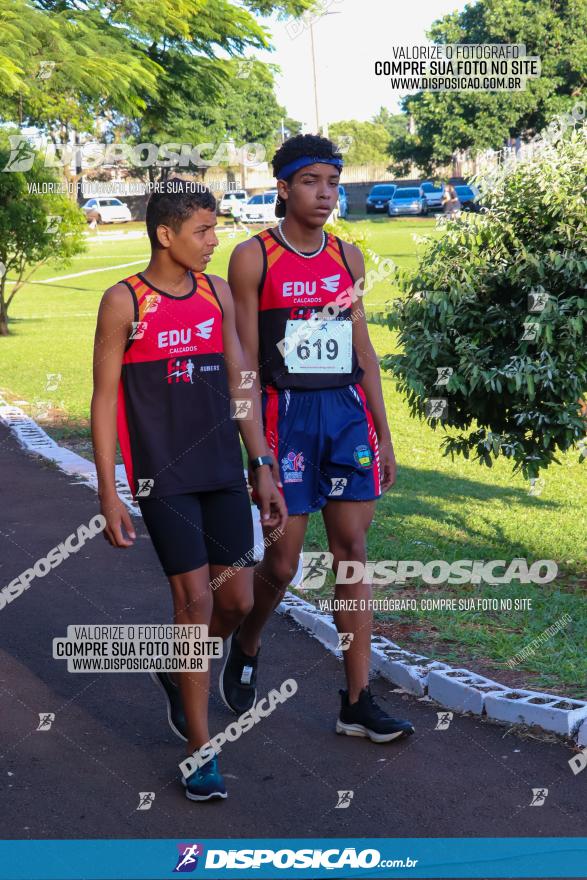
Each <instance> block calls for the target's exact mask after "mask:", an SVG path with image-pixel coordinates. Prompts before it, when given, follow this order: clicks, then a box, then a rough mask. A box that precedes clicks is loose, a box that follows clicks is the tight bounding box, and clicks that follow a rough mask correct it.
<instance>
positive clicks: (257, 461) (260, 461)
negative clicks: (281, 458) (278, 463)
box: [249, 455, 273, 471]
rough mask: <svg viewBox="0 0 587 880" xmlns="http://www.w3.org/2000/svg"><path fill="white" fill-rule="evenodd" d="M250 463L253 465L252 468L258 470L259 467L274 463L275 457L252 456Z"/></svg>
mask: <svg viewBox="0 0 587 880" xmlns="http://www.w3.org/2000/svg"><path fill="white" fill-rule="evenodd" d="M249 464H250V465H251V470H253V471H256V470H257V468H260V467H262V465H264V464H268V465H269V467H271V466H272V465H273V459H272V458H271V456H270V455H259V456H258V457H257V458H250V459H249Z"/></svg>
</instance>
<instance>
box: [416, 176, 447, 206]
mask: <svg viewBox="0 0 587 880" xmlns="http://www.w3.org/2000/svg"><path fill="white" fill-rule="evenodd" d="M420 189H421V190H422V193H423V194H424V199H425V200H426V207H427V208H428V210H429V211H442V200H443V198H444V184H443V183H441V184H440V186H434V184H433V183H432V181H431V180H425V181H424V183H421V184H420Z"/></svg>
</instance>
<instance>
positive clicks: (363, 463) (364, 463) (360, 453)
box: [353, 445, 373, 468]
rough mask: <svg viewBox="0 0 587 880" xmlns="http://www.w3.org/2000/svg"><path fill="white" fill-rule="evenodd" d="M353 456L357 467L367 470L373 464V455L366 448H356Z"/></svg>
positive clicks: (362, 446)
mask: <svg viewBox="0 0 587 880" xmlns="http://www.w3.org/2000/svg"><path fill="white" fill-rule="evenodd" d="M353 454H354V458H355V461H356V462H357V464H358V465H359V467H363V468H369V467H371V465H372V464H373V453H372V452H371V450H370V449H369V447H368V446H364V445H361V446H357V447H356V448H355V451H354V453H353Z"/></svg>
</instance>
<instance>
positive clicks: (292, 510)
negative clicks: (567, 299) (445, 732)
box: [220, 135, 414, 742]
mask: <svg viewBox="0 0 587 880" xmlns="http://www.w3.org/2000/svg"><path fill="white" fill-rule="evenodd" d="M342 164H343V163H342V156H341V155H340V153H338V152H336V148H335V147H334V145H333V143H332V142H331V141H329V140H327V139H326V138H322V137H318V136H314V135H298V136H296V137H293V138H290V139H289V140H287V141H285V143H284V144H283V145H282V147H281V148H280V149H279V150H278V151H277V153H276V154H275V156H274V158H273V171H274V175H275V177H276V178H277V189H278V194H279V198H278V201H277V206H276V215H277V217H278V218H279V223H278V225H277V228H273V229H268V230H264V231H263V232H260V233H259V234H258V235H256V236H254V237H253V238H251V239H249V240H248V241H245V242H242V243H241V244H239V245H238V246H237V247H236V248H235V250H234V252H233V254H232V256H231V260H230V265H229V270H228V278H229V284H230V287H231V290H232V293H233V297H234V301H235V308H236V322H237V332H238V334H239V337H240V340H241V343H242V347H243V350H244V354H245V359H246V361H247V367H248V368H249V369H250V370H252V371H255V375H256V377H257V380H256V381H257V385H256V388H257V393H259V394H260V395H261V397H262V406H263V422H264V429H265V437H266V441H267V446H268V449H269V451H270V453H271V458H272V463H273V467H274V475H275V477H277V478H278V479H279V481H280V485H281V491H282V492H283V494H284V497H285V501H286V504H287V508H288V513H289V519H288V522H287V526H286V529H285V531H284V533H283V535H282V536H281V537H280V538H279V539H278V540H277V541H273V542H271V541H269V542H267V543H268V546H267V547H266V550H265V556H264V559H263V561H262V562H261V563H259V565H258V566H257V567H256V569H255V580H254V591H255V602H254V607H253V609H252V610H251V612H250V613H249V615H248V616H247V617H246V618H245V619H244V621H243V622H242V623H241V626H240V628H239V630H238V631H237V632H236V633H235V635H234V636H233V638H232V643H231V649H230V653H229V655H228V657H227V660H226V663H225V665H224V668H223V670H222V673H221V676H220V691H221V694H222V696H223V698H224V701H225V702H226V704H227V705H228V706H229V707H230V708H231V709H232V710H233V711H235V712H237V713H239V714H240V713H242V712H245V711H246V710H247V709H250V708H251V706H253V705H254V703H255V700H256V693H257V690H256V674H257V663H258V654H259V646H260V641H261V632H262V629H263V626H264V625H265V623H266V622H267V620H268V618H269V617H270V615H271V613H272V611H273V610H274V609H275V607H276V606H277V605H278V604H279V602H280V601H281V599H282V597H283V594H284V592H285V590H286V589H287V587H288V586H289V584H290V583H291V581H292V578H293V576H294V574H295V572H296V569H297V566H298V560H299V555H300V551H301V549H302V546H303V541H304V536H305V533H306V527H307V524H308V516H309V514H310V513H314V512H316V511H319V510H320V511H321V512H322V516H323V519H324V525H325V527H326V533H327V536H328V549H329V552H330V553H331V554H332V556H333V563H332V567H333V571H334V572H335V574H336V573H337V571H338V567H339V564H340V563H341V562H360V563H365V562H366V560H367V550H366V537H367V531H368V529H369V526H370V524H371V521H372V519H373V514H374V510H375V501H376V499H377V498H379V497H380V496H381V493H382V492H385V491H387V490H388V489H389V488H390V487H391V486H392V485H393V484H394V482H395V471H396V466H395V458H394V454H393V446H392V442H391V435H390V431H389V427H388V425H387V418H386V414H385V405H384V402H383V393H382V389H381V379H380V375H379V363H378V359H377V355H376V353H375V350H374V349H373V346H372V344H371V341H370V339H369V333H368V329H367V323H366V320H365V315H364V312H363V310H362V307H361V299H360V294H359V295H357V288H358V289H359V290H360V285H361V284H362V279H363V278H364V274H365V266H364V261H363V256H362V254H361V252H360V250H359V249H358V248H356V247H354V246H353V245H351V244H349V243H346V242H342V241H341V240H340V239H338V238H337V237H336V236H334V235H332V234H329V233H326V232H325V231H324V228H323V227H324V225H325V223H326V222H327V220H328V218H329V216H330V214H331V213H332V210H333V208H334V207H335V205H336V202H337V199H338V185H339V180H340V173H341V169H342ZM370 598H371V586H370V584H369V583H367V582H364V581H361V582H360V583H352V584H346V583H337V585H336V587H335V600H337V601H336V603H335V604H336V605H337V606H338V610H335V611H334V620H335V623H336V627H337V629H338V632H339V633H340V634H342V633H345V634H350V636H349V635H347V636H346V641H347V643H349V644H348V649H346V650H344V652H343V659H344V668H345V674H346V679H347V690H341V691H340V694H341V698H342V699H341V708H340V713H339V716H338V719H337V722H336V731H337V733H341V734H348V735H351V736H364V737H369V739H371V740H372V741H374V742H388V741H390V740H394V739H398V738H399V737H402V736H406V735H409V734H411V733H413V730H414V728H413V726H412V724H411V723H410V722H409V721H404V720H398V719H394V718H391V717H390V716H389V715H388V714H387V713H386V712H385V711H384V710H383V709H382V708H381V707H380V706H378V705H377V703H376V702H375V700H374V699H373V697H372V695H371V692H370V690H369V663H370V654H371V630H372V611H371V609H370V607H369V604H370V603H369V601H368V600H369V599H370ZM341 600H342V601H341Z"/></svg>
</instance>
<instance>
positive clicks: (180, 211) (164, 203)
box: [146, 177, 216, 248]
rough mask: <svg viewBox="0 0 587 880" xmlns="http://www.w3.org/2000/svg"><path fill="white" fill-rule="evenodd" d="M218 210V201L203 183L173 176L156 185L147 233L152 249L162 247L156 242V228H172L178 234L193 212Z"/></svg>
mask: <svg viewBox="0 0 587 880" xmlns="http://www.w3.org/2000/svg"><path fill="white" fill-rule="evenodd" d="M201 208H202V209H204V210H206V211H215V210H216V199H215V198H214V196H213V195H212V193H211V192H210V190H209V189H208V188H207V187H205V186H204V185H203V184H202V183H197V182H196V181H193V180H185V179H184V178H182V177H171V178H170V179H169V180H167V181H164V182H161V183H158V184H155V189H154V190H153V192H152V193H151V195H150V197H149V201H148V202H147V214H146V224H147V234H148V236H149V240H150V242H151V247H153V248H158V247H161V245H160V244H159V241H158V239H157V227H158V226H159V225H160V224H163V225H164V226H171V228H172V229H173V231H174V232H179V230H180V229H181V226H182V224H183V223H185V221H186V220H187V219H188V218H189V217H191V215H192V214H193V213H194V211H199V210H200V209H201Z"/></svg>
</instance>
